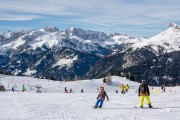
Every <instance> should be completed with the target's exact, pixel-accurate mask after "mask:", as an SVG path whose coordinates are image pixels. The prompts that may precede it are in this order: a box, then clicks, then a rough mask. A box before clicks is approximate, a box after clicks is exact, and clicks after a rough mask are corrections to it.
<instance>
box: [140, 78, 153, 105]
mask: <svg viewBox="0 0 180 120" xmlns="http://www.w3.org/2000/svg"><path fill="white" fill-rule="evenodd" d="M138 95H139V97H140V107H141V108H143V102H144V98H145V99H146V101H147V104H148V106H149V108H152V106H151V101H150V99H149V96H150V92H149V87H148V85H147V84H146V82H145V80H142V83H141V84H140V86H139V89H138Z"/></svg>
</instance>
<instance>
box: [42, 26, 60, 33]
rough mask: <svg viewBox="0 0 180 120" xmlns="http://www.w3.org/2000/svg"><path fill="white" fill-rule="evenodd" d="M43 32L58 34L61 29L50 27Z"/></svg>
mask: <svg viewBox="0 0 180 120" xmlns="http://www.w3.org/2000/svg"><path fill="white" fill-rule="evenodd" d="M43 30H44V31H45V32H57V31H59V29H58V28H57V27H55V26H48V27H45V28H43Z"/></svg>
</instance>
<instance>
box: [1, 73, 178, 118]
mask: <svg viewBox="0 0 180 120" xmlns="http://www.w3.org/2000/svg"><path fill="white" fill-rule="evenodd" d="M112 79H113V85H112V86H108V85H106V84H104V83H102V79H93V80H91V81H90V80H85V81H77V82H66V83H65V82H62V83H61V82H59V81H58V82H54V81H51V80H49V81H48V80H44V79H36V78H30V77H17V76H5V75H0V82H1V84H3V85H4V86H5V88H6V90H7V92H0V113H1V114H0V120H179V119H180V99H179V98H180V93H179V92H180V87H172V88H170V87H169V88H167V89H166V91H167V92H166V93H161V92H160V88H159V87H154V89H153V90H154V92H153V90H152V89H151V87H150V91H151V96H150V99H151V102H152V105H153V106H154V109H139V108H134V106H139V97H138V95H137V93H136V90H137V88H138V86H139V83H136V82H131V81H129V80H126V79H125V78H121V77H117V76H113V77H112ZM121 83H123V84H125V85H126V84H128V85H129V86H130V90H129V92H128V93H126V94H124V95H122V94H120V93H118V94H116V93H115V90H116V89H117V90H118V91H119V85H120V84H121ZM23 84H24V85H25V87H26V89H27V92H24V93H22V92H21V87H22V85H23ZM36 85H41V87H42V92H43V93H36V88H35V87H34V86H36ZM12 86H15V90H16V91H15V92H12V91H10V90H11V88H12ZM100 86H104V87H105V90H106V92H107V94H108V96H109V98H110V101H106V100H105V102H104V105H103V108H102V109H93V108H92V106H94V105H95V102H96V97H97V95H98V93H96V89H97V88H99V87H100ZM64 87H67V89H68V90H69V89H71V88H72V89H73V93H64ZM81 89H83V90H84V93H80V90H81ZM144 106H145V107H146V106H147V105H146V102H145V104H144Z"/></svg>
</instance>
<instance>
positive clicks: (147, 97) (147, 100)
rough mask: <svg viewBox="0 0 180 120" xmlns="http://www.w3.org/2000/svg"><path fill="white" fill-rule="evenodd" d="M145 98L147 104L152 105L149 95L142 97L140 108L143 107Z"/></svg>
mask: <svg viewBox="0 0 180 120" xmlns="http://www.w3.org/2000/svg"><path fill="white" fill-rule="evenodd" d="M144 98H146V102H147V104H148V105H150V104H151V101H150V99H149V96H148V95H147V96H140V106H143V102H144Z"/></svg>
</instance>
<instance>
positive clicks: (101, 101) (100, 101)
mask: <svg viewBox="0 0 180 120" xmlns="http://www.w3.org/2000/svg"><path fill="white" fill-rule="evenodd" d="M103 102H104V100H97V102H96V106H98V104H99V103H100V105H99V107H102V105H103Z"/></svg>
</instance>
